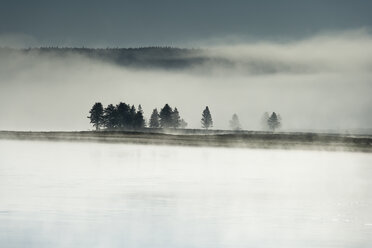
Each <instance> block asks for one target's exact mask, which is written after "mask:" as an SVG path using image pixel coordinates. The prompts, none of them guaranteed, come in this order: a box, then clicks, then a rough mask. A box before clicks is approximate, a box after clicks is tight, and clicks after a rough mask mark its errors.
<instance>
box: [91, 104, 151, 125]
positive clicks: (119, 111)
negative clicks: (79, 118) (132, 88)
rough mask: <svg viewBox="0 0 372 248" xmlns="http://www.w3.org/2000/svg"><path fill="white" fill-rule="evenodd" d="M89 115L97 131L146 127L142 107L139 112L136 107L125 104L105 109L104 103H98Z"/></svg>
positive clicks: (110, 105) (139, 107)
mask: <svg viewBox="0 0 372 248" xmlns="http://www.w3.org/2000/svg"><path fill="white" fill-rule="evenodd" d="M89 114H90V115H89V116H88V118H89V119H90V123H92V124H93V126H94V127H95V128H96V130H99V129H100V128H102V127H104V128H107V129H116V128H120V129H140V128H144V127H145V119H144V117H143V111H142V107H141V105H139V106H138V109H137V110H136V108H135V107H134V105H132V106H130V105H129V104H126V103H124V102H120V103H119V104H117V105H116V106H114V105H112V104H109V105H108V106H107V107H106V108H103V106H102V103H100V102H96V103H95V104H94V105H93V107H92V109H91V110H90V111H89Z"/></svg>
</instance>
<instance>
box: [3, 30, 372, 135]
mask: <svg viewBox="0 0 372 248" xmlns="http://www.w3.org/2000/svg"><path fill="white" fill-rule="evenodd" d="M1 44H2V43H1V42H0V45H1ZM205 55H206V56H208V57H210V61H211V63H206V64H204V65H201V66H198V67H195V68H192V69H187V70H177V71H171V70H149V69H146V70H140V69H129V68H125V67H120V66H116V65H113V64H110V63H105V62H100V61H98V60H89V59H87V58H84V57H81V56H77V55H66V56H63V57H57V56H51V55H49V56H45V55H43V56H40V55H37V54H34V55H32V56H30V55H28V56H24V55H21V54H19V55H17V56H14V57H12V58H11V59H8V58H4V57H0V130H87V129H90V128H91V126H90V125H89V121H88V119H87V118H86V116H87V115H88V111H89V109H90V108H91V106H92V105H93V104H94V103H95V102H97V101H100V102H102V103H103V104H104V105H107V104H109V103H113V104H117V103H118V102H120V101H124V102H126V103H130V104H134V105H138V104H142V107H143V109H144V111H145V116H146V117H147V118H149V116H150V114H151V111H152V109H153V108H155V107H157V108H160V107H162V106H163V105H164V104H165V103H169V104H170V105H171V106H172V107H175V106H176V107H177V108H178V109H179V111H180V114H181V117H182V118H184V119H185V120H186V121H187V122H188V123H189V127H191V128H199V127H200V117H201V112H202V110H203V109H204V107H205V106H206V105H208V106H209V107H210V110H211V113H212V117H213V119H214V124H215V125H214V128H228V123H229V120H230V118H231V116H232V114H234V113H236V114H238V116H239V119H240V121H241V123H242V126H243V128H244V129H259V128H260V125H259V124H260V118H261V116H262V114H263V112H265V111H268V112H271V111H276V112H278V113H279V114H280V115H281V116H282V119H283V129H285V130H309V129H311V130H324V129H333V130H334V129H336V130H337V129H354V128H370V127H372V115H370V111H371V109H372V98H371V93H372V36H371V35H370V34H369V33H368V32H365V31H361V30H357V31H353V32H345V33H330V34H323V35H318V36H316V37H311V38H309V39H304V40H301V41H293V42H286V43H275V42H255V43H249V44H241V45H236V44H235V45H231V46H229V45H221V46H214V47H209V48H208V49H207V51H206V54H205ZM214 58H225V59H227V60H231V61H234V63H231V65H230V66H227V67H226V66H219V65H218V63H217V62H216V61H215V60H214Z"/></svg>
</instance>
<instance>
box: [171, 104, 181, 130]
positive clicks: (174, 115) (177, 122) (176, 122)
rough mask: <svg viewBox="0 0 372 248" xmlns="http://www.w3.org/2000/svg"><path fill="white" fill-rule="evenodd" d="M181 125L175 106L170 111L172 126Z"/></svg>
mask: <svg viewBox="0 0 372 248" xmlns="http://www.w3.org/2000/svg"><path fill="white" fill-rule="evenodd" d="M180 125H181V118H180V113H179V112H178V109H177V108H174V110H173V112H172V126H173V127H174V128H178V127H179V126H180Z"/></svg>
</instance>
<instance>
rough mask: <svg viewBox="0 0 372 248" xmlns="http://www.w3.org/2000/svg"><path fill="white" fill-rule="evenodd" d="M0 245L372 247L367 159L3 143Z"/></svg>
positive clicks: (371, 199) (364, 156)
mask: <svg viewBox="0 0 372 248" xmlns="http://www.w3.org/2000/svg"><path fill="white" fill-rule="evenodd" d="M0 150H1V151H2V155H1V156H0V179H1V180H0V246H1V247H37V248H40V247H213V248H216V247H275V248H277V247H285V248H287V247H342V248H345V247H350V248H351V247H370V246H371V244H372V243H371V231H372V212H371V204H372V191H371V189H372V182H371V180H370V178H371V175H372V170H371V166H370V165H371V162H372V155H371V154H370V153H342V152H314V151H293V150H292V151H284V150H259V149H229V148H203V149H201V148H190V147H178V146H151V145H123V144H100V143H79V142H74V143H64V142H35V141H6V140H0Z"/></svg>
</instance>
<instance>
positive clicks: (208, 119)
mask: <svg viewBox="0 0 372 248" xmlns="http://www.w3.org/2000/svg"><path fill="white" fill-rule="evenodd" d="M201 124H202V127H203V128H205V129H208V128H210V127H213V120H212V115H211V112H210V111H209V108H208V106H206V107H205V109H204V111H203V113H202V119H201Z"/></svg>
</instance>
